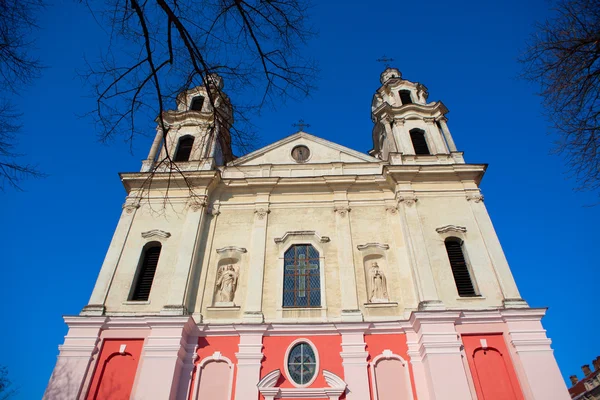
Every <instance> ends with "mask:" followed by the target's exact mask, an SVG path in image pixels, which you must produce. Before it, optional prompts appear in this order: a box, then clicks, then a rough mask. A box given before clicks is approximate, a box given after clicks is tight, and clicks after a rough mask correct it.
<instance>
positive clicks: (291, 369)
mask: <svg viewBox="0 0 600 400" xmlns="http://www.w3.org/2000/svg"><path fill="white" fill-rule="evenodd" d="M287 372H288V375H289V377H290V378H291V379H292V381H294V383H296V385H298V386H306V385H308V384H310V383H311V382H312V380H313V379H314V377H315V375H316V373H317V357H316V355H315V351H314V349H313V348H312V346H311V345H310V344H308V343H306V342H300V343H297V344H295V345H294V347H292V349H291V350H290V351H289V354H288V358H287Z"/></svg>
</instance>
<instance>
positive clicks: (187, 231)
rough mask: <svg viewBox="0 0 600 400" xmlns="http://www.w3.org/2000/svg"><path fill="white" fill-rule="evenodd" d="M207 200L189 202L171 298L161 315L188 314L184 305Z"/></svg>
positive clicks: (170, 288)
mask: <svg viewBox="0 0 600 400" xmlns="http://www.w3.org/2000/svg"><path fill="white" fill-rule="evenodd" d="M206 200H207V198H206V196H198V197H193V198H190V200H189V203H188V206H187V211H186V216H185V221H184V222H183V229H182V231H181V239H180V242H179V248H178V250H177V261H176V264H175V271H174V272H173V275H172V277H171V282H170V286H169V296H168V298H167V302H166V304H165V306H164V307H163V309H162V310H161V314H164V315H185V314H186V313H187V308H186V304H184V303H185V298H186V296H185V292H186V288H187V283H188V279H189V277H190V271H191V269H192V266H193V265H194V262H195V261H196V260H195V257H196V255H197V254H198V246H199V245H200V234H201V232H202V222H203V221H204V215H205V212H204V210H205V207H206Z"/></svg>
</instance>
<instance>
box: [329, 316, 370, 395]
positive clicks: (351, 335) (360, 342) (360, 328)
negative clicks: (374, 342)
mask: <svg viewBox="0 0 600 400" xmlns="http://www.w3.org/2000/svg"><path fill="white" fill-rule="evenodd" d="M337 328H338V330H339V332H340V333H341V335H342V351H341V353H340V356H342V366H343V367H344V381H346V383H347V384H348V392H347V393H346V399H347V400H365V399H370V398H371V394H370V392H369V374H368V372H367V364H368V363H367V357H368V355H369V353H368V352H367V351H366V346H367V344H366V343H365V331H366V330H367V328H368V325H366V324H359V325H352V326H338V327H337Z"/></svg>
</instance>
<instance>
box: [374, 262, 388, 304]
mask: <svg viewBox="0 0 600 400" xmlns="http://www.w3.org/2000/svg"><path fill="white" fill-rule="evenodd" d="M369 286H370V287H369V303H387V302H389V301H390V298H389V296H388V292H387V279H386V278H385V274H384V272H383V271H382V270H381V269H380V268H379V265H378V264H377V262H376V261H373V263H371V267H370V268H369Z"/></svg>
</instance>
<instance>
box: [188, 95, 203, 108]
mask: <svg viewBox="0 0 600 400" xmlns="http://www.w3.org/2000/svg"><path fill="white" fill-rule="evenodd" d="M203 105H204V97H202V96H196V97H194V98H193V99H192V104H190V110H192V111H202V106H203Z"/></svg>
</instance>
